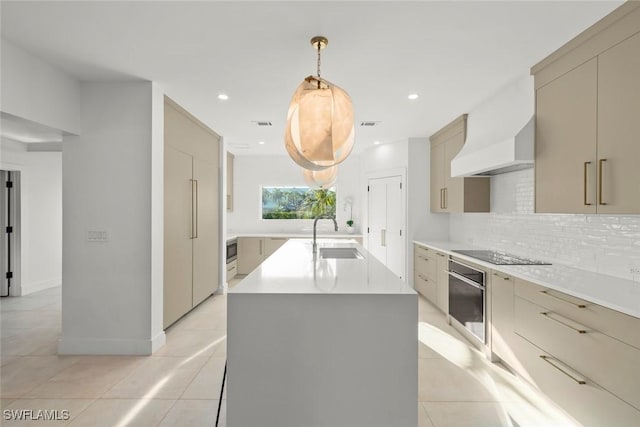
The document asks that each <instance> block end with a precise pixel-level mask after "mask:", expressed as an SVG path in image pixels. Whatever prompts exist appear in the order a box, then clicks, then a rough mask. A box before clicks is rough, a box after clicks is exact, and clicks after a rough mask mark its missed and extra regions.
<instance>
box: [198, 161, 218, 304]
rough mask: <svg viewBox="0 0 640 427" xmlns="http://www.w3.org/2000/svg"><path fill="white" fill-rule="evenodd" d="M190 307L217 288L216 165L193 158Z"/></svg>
mask: <svg viewBox="0 0 640 427" xmlns="http://www.w3.org/2000/svg"><path fill="white" fill-rule="evenodd" d="M193 177H194V185H193V191H194V197H195V200H194V202H195V203H194V207H195V209H196V213H197V215H195V217H194V220H195V226H194V234H195V237H194V239H193V240H192V242H193V305H194V306H195V305H196V304H199V303H200V302H201V301H203V300H204V299H205V298H207V297H208V296H209V295H211V294H212V293H213V292H215V290H216V289H218V262H217V260H218V258H219V253H218V252H219V248H218V243H219V239H218V199H219V198H218V165H217V164H215V163H211V162H208V161H205V160H201V159H197V158H194V159H193Z"/></svg>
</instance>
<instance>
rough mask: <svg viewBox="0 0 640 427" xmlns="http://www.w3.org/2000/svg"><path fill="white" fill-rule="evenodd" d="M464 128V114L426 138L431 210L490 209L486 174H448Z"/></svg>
mask: <svg viewBox="0 0 640 427" xmlns="http://www.w3.org/2000/svg"><path fill="white" fill-rule="evenodd" d="M466 132H467V115H466V114H464V115H462V116H460V117H458V118H457V119H455V120H454V121H453V122H451V123H449V124H448V125H447V126H445V127H444V128H442V129H441V130H439V131H438V132H436V133H435V134H433V135H432V136H431V137H430V138H429V139H430V140H431V160H430V165H431V171H430V205H431V212H489V191H490V181H489V178H484V177H482V178H454V177H452V176H451V160H453V158H454V157H455V156H456V155H457V154H458V152H460V150H461V149H462V147H463V145H464V142H465V139H466Z"/></svg>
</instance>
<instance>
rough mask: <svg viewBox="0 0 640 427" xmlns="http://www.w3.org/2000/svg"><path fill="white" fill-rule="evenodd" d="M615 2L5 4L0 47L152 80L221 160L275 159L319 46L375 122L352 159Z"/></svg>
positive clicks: (470, 100) (482, 92) (442, 113)
mask: <svg viewBox="0 0 640 427" xmlns="http://www.w3.org/2000/svg"><path fill="white" fill-rule="evenodd" d="M619 4H621V2H620V1H601V2H582V1H562V2H549V1H532V2H523V1H510V2H505V1H498V2H485V1H469V2H458V1H455V2H451V1H447V2H424V1H413V2H397V1H393V2H392V1H387V2H382V1H375V2H365V1H356V2H346V1H338V2H311V1H299V2H270V1H259V2H244V1H236V2H212V1H199V2H186V1H173V2H165V1H161V2H158V1H155V2H149V1H140V2H95V1H84V2H77V1H71V2H55V1H45V2H32V1H15V2H12V1H2V37H3V38H6V39H8V40H10V41H12V42H13V43H15V44H16V45H18V46H20V47H22V48H24V49H25V50H27V51H29V52H31V53H33V54H35V55H37V56H40V57H42V58H44V59H45V60H47V61H49V62H51V63H53V64H54V65H56V66H58V67H60V68H62V69H64V70H66V71H68V72H69V73H71V74H72V75H74V76H76V77H77V78H79V79H82V80H102V79H132V78H136V79H146V80H153V81H157V82H158V83H159V84H160V85H161V86H162V87H163V88H164V90H165V91H166V93H167V94H168V95H169V96H170V97H172V98H173V99H174V100H176V101H177V102H178V103H180V104H182V105H183V106H184V107H185V108H187V109H188V110H190V111H191V112H193V113H194V114H195V115H196V116H198V117H199V118H200V119H201V120H202V121H204V122H205V123H207V124H208V125H209V126H211V127H212V128H213V129H214V130H216V131H217V132H218V133H220V134H222V135H223V136H224V137H225V140H226V142H227V143H228V144H229V145H230V147H231V151H234V152H236V153H237V154H248V153H250V154H284V153H285V150H284V146H283V142H282V141H283V133H284V123H285V119H286V112H287V108H288V105H289V101H290V98H291V95H292V94H293V92H294V90H295V88H296V87H297V85H298V84H299V83H300V82H301V81H302V79H303V78H304V77H306V76H308V75H310V74H315V60H316V58H315V55H316V53H315V51H314V50H313V48H312V47H311V46H310V44H309V39H310V38H311V37H312V36H314V35H324V36H326V37H328V38H329V46H328V47H327V49H325V50H323V54H322V63H323V65H322V76H323V77H325V78H327V79H328V80H330V81H332V82H333V83H336V84H338V85H339V86H341V87H343V88H344V89H345V90H347V92H349V94H350V95H351V97H352V100H353V103H354V109H355V115H356V121H357V124H358V125H359V124H360V122H361V121H379V122H380V123H379V125H378V126H375V127H373V128H362V127H359V126H358V127H357V129H356V150H357V151H361V150H363V149H366V148H369V147H371V146H372V144H373V142H374V141H376V140H377V141H381V142H382V143H386V142H392V141H397V140H399V139H403V138H407V137H424V136H429V135H431V134H432V133H433V132H435V131H436V130H438V129H439V128H440V127H442V126H443V125H444V124H446V123H448V122H449V121H450V120H452V119H454V118H455V117H457V116H458V115H460V114H462V113H465V112H468V111H469V110H470V109H472V108H473V107H474V106H476V105H477V104H479V103H480V102H481V101H482V100H483V99H485V98H486V97H487V96H489V95H490V94H491V93H493V92H495V91H496V90H497V89H498V88H499V87H501V86H502V85H504V84H505V83H507V82H509V81H510V80H512V79H514V78H515V77H517V76H518V75H521V74H523V73H526V72H527V71H528V69H529V67H530V66H531V65H533V64H534V63H536V62H537V61H539V60H540V59H542V58H544V57H545V56H546V55H547V54H549V53H551V52H552V51H554V50H555V49H556V48H558V47H559V46H560V45H562V44H564V43H565V42H566V41H568V40H569V39H571V38H572V37H573V36H575V35H577V34H578V33H580V32H581V31H583V30H584V29H585V28H587V27H588V26H590V25H591V24H593V23H594V22H596V21H597V20H599V19H600V18H601V17H603V16H604V15H606V14H607V13H609V12H610V11H611V10H613V9H615V8H616V7H617V6H618V5H619ZM221 92H224V93H226V94H228V95H229V100H227V101H220V100H218V99H217V95H218V94H219V93H221ZM410 93H418V94H419V95H420V98H419V99H417V100H415V101H409V100H408V99H407V95H409V94H410ZM256 120H268V121H271V122H272V123H273V126H272V127H270V128H264V127H258V126H256V125H255V124H252V121H256ZM258 141H264V142H265V144H264V145H258ZM238 145H247V146H248V147H250V148H249V149H245V150H241V149H239V148H233V147H234V146H238Z"/></svg>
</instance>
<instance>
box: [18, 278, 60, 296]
mask: <svg viewBox="0 0 640 427" xmlns="http://www.w3.org/2000/svg"><path fill="white" fill-rule="evenodd" d="M61 284H62V277H58V278H55V279H50V280H42V281H40V282H32V283H24V282H23V283H21V284H20V296H24V295H29V294H32V293H34V292H38V291H44V290H45V289H49V288H55V287H56V286H60V285H61Z"/></svg>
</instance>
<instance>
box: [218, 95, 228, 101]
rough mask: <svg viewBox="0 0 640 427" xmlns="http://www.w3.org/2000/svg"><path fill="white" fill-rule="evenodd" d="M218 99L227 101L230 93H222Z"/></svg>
mask: <svg viewBox="0 0 640 427" xmlns="http://www.w3.org/2000/svg"><path fill="white" fill-rule="evenodd" d="M218 99H219V100H221V101H226V100H227V99H229V95H227V94H226V93H221V94H219V95H218Z"/></svg>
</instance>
